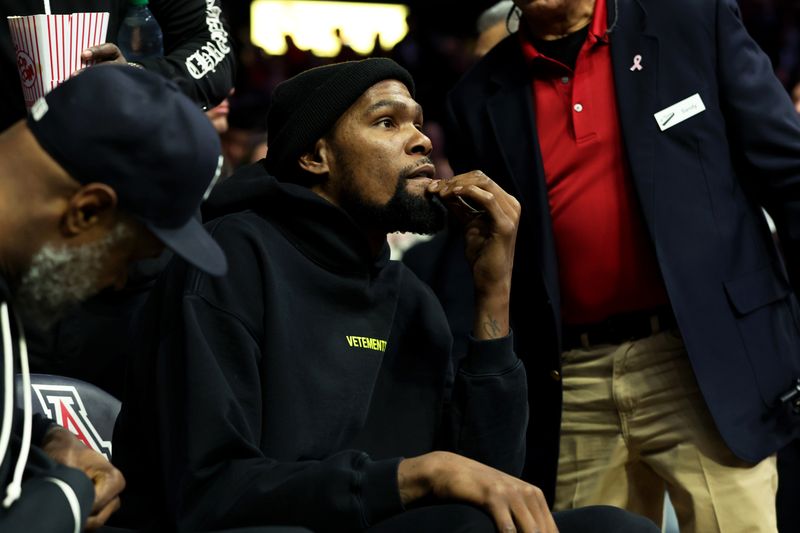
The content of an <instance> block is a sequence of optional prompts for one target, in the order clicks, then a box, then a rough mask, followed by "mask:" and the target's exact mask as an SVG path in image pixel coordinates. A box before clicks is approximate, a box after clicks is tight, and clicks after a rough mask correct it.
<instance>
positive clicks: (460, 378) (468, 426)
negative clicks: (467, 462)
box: [446, 334, 528, 476]
mask: <svg viewBox="0 0 800 533" xmlns="http://www.w3.org/2000/svg"><path fill="white" fill-rule="evenodd" d="M513 345H514V340H513V336H512V334H509V335H508V336H506V337H504V338H502V339H497V340H491V341H478V340H475V339H473V338H472V337H470V341H469V347H468V351H467V355H466V357H464V358H463V359H462V360H461V362H460V364H459V365H458V369H457V372H456V375H455V383H454V385H453V393H452V397H451V401H450V405H449V409H448V410H447V411H446V412H447V413H448V416H449V421H448V422H449V427H450V435H449V437H450V439H451V443H450V447H451V449H452V451H454V452H455V453H458V454H461V455H465V456H467V457H470V458H472V459H475V460H476V461H480V462H481V463H484V464H486V465H489V466H491V467H494V468H497V469H498V470H502V471H504V472H507V473H509V474H512V475H515V476H519V475H520V474H521V473H522V467H523V466H524V464H525V433H526V430H527V426H528V381H527V377H526V375H525V366H524V365H523V364H522V361H521V360H520V359H519V358H518V357H517V355H516V354H515V353H514V349H513Z"/></svg>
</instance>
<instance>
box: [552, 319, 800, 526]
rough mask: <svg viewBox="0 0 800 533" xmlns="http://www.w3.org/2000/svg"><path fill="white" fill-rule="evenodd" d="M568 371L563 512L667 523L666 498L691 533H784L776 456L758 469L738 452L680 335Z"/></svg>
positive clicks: (572, 364) (606, 350)
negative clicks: (631, 515)
mask: <svg viewBox="0 0 800 533" xmlns="http://www.w3.org/2000/svg"><path fill="white" fill-rule="evenodd" d="M562 364H563V369H562V376H563V384H564V409H563V415H562V416H563V418H562V423H561V454H560V457H559V464H558V483H557V487H556V502H555V507H554V508H555V509H556V510H563V509H571V508H574V507H580V506H586V505H594V504H608V505H615V506H618V507H624V508H625V509H628V510H630V511H633V512H635V513H639V514H641V515H644V516H646V517H648V518H650V519H651V520H653V521H654V522H656V523H657V524H658V523H661V518H662V507H663V502H664V490H665V489H666V490H667V491H668V492H669V496H670V499H671V500H672V503H673V505H674V507H675V512H676V514H677V516H678V522H679V524H680V528H681V532H682V533H691V532H697V533H714V532H717V531H718V532H723V533H734V532H742V533H757V532H762V531H763V532H775V531H777V527H776V515H775V493H776V491H777V486H778V476H777V471H776V466H775V456H772V457H769V458H767V459H765V460H764V461H762V462H760V463H759V464H757V465H751V464H749V463H745V462H743V461H741V460H739V459H737V458H736V457H735V456H734V455H733V454H732V453H731V452H730V450H728V448H727V446H725V444H724V443H723V442H722V439H721V437H720V436H719V433H718V431H717V429H716V426H715V425H714V422H713V420H712V419H711V416H710V414H709V412H708V409H707V407H706V405H705V402H704V401H703V398H702V396H701V393H700V391H699V389H698V387H697V382H696V380H695V377H694V374H693V372H692V369H691V365H690V363H689V359H688V356H687V355H686V350H685V348H684V345H683V340H682V339H681V338H680V335H679V333H678V332H677V331H666V332H661V333H658V334H655V335H653V336H651V337H647V338H645V339H640V340H636V341H631V342H625V343H623V344H620V345H617V346H609V345H601V346H596V347H590V348H588V349H583V348H578V349H575V350H570V351H567V352H564V354H563V356H562ZM798 504H800V502H798Z"/></svg>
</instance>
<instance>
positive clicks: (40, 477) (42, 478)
mask: <svg viewBox="0 0 800 533" xmlns="http://www.w3.org/2000/svg"><path fill="white" fill-rule="evenodd" d="M14 441H16V442H15V444H16V445H17V446H18V441H19V439H17V438H16V437H14V436H12V442H14ZM25 470H26V475H25V479H26V480H25V482H23V484H22V492H21V494H20V497H19V499H18V500H17V501H15V502H14V503H13V504H12V505H11V507H9V508H8V509H6V508H4V507H3V506H2V505H0V531H36V532H37V533H73V532H76V531H81V530H82V529H83V525H84V524H85V523H86V519H87V518H88V516H89V513H90V512H91V510H92V505H93V503H94V486H93V485H92V482H91V481H90V480H89V478H88V477H86V475H85V474H84V473H83V472H81V471H80V470H76V469H74V468H70V467H67V466H64V465H60V464H57V463H55V462H54V461H52V460H51V459H50V458H49V457H47V455H46V454H45V453H44V452H43V451H42V450H41V449H39V448H37V447H35V446H34V447H31V450H30V455H29V457H28V463H27V466H26V469H25ZM2 497H5V487H3V490H2ZM43 510H45V511H46V512H43Z"/></svg>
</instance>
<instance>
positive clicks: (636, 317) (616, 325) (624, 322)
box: [561, 305, 677, 350]
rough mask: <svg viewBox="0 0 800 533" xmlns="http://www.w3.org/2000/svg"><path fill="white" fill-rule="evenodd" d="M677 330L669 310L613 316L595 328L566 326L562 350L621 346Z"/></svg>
mask: <svg viewBox="0 0 800 533" xmlns="http://www.w3.org/2000/svg"><path fill="white" fill-rule="evenodd" d="M676 327H677V321H676V320H675V315H674V314H672V309H671V308H670V307H669V306H666V305H665V306H662V307H657V308H655V309H647V310H644V311H636V312H632V313H623V314H619V315H612V316H610V317H608V318H606V319H605V320H603V321H602V322H597V323H595V324H564V326H563V328H562V330H563V335H562V345H561V349H562V350H571V349H573V348H589V347H590V346H595V345H598V344H622V343H623V342H625V341H632V340H636V339H643V338H644V337H649V336H650V335H655V334H656V333H660V332H662V331H666V330H669V329H674V328H676Z"/></svg>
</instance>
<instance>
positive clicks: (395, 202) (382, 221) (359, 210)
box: [339, 155, 447, 235]
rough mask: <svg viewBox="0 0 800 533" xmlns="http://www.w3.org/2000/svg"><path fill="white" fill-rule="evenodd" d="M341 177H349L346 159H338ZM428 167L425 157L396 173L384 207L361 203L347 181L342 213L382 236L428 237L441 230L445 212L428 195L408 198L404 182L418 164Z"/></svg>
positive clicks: (355, 189) (353, 188)
mask: <svg viewBox="0 0 800 533" xmlns="http://www.w3.org/2000/svg"><path fill="white" fill-rule="evenodd" d="M339 161H341V162H342V166H343V171H344V172H343V175H344V176H353V173H352V172H351V170H350V168H351V167H350V166H349V165H348V163H349V161H347V159H346V158H344V159H342V158H341V155H339ZM426 163H431V160H430V158H428V157H425V158H423V159H422V160H420V163H418V164H414V165H410V166H408V167H405V168H403V169H401V170H400V173H399V175H398V179H397V187H396V188H395V190H394V193H393V194H392V197H391V198H390V199H389V201H388V202H386V203H385V204H383V205H381V204H375V203H371V202H369V201H367V200H365V199H364V197H363V196H362V195H361V192H360V191H359V190H357V187H355V186H352V185H351V184H352V183H353V180H352V179H347V184H348V186H347V187H346V188H345V189H344V191H343V194H342V197H341V198H340V202H341V206H342V209H344V210H345V211H346V212H347V213H348V214H349V215H350V216H351V217H352V218H353V219H354V220H355V221H356V222H357V223H358V224H359V225H360V226H362V227H364V228H377V229H380V230H381V231H382V232H384V233H394V232H396V231H399V232H410V233H421V234H426V235H429V234H432V233H436V232H438V231H440V230H441V229H443V228H444V226H445V223H446V221H447V208H446V207H445V206H444V204H443V203H442V201H441V200H440V199H439V197H438V196H433V195H428V194H412V193H410V192H409V191H408V189H407V187H406V185H407V182H406V180H407V179H408V178H409V177H410V176H412V175H413V173H414V172H415V171H416V170H417V169H418V168H419V166H420V164H426Z"/></svg>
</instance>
